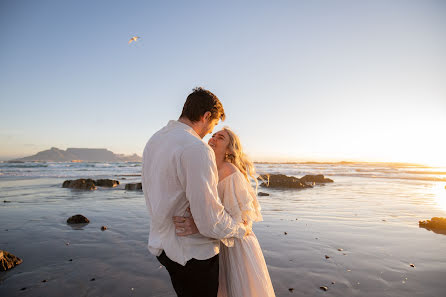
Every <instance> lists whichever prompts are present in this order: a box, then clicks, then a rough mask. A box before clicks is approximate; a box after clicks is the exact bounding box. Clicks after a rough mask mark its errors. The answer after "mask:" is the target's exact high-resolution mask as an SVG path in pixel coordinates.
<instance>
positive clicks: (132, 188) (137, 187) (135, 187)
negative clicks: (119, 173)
mask: <svg viewBox="0 0 446 297" xmlns="http://www.w3.org/2000/svg"><path fill="white" fill-rule="evenodd" d="M125 189H126V190H127V191H142V183H133V184H126V185H125Z"/></svg>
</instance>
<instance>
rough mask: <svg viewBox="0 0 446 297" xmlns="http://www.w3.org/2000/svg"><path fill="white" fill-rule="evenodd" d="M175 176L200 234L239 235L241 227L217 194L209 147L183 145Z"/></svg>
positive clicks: (238, 236)
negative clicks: (181, 186) (179, 182)
mask: <svg viewBox="0 0 446 297" xmlns="http://www.w3.org/2000/svg"><path fill="white" fill-rule="evenodd" d="M178 176H179V178H180V181H181V184H182V185H183V187H184V188H185V192H186V198H187V199H188V200H189V203H190V210H191V213H192V216H193V217H194V221H195V224H196V225H197V228H198V230H199V231H200V233H201V234H202V235H204V236H207V237H211V238H216V239H222V238H229V237H237V238H243V236H244V234H245V232H246V229H245V227H244V226H243V224H239V223H237V222H236V221H234V220H233V219H232V217H231V216H230V215H229V214H228V213H227V212H226V211H225V209H224V207H223V205H222V204H221V201H220V199H219V197H218V192H217V183H218V173H217V167H216V165H215V156H214V152H213V151H212V149H211V148H209V147H207V146H206V145H201V144H194V145H191V146H189V147H187V148H185V149H184V151H183V152H182V154H181V156H180V162H179V164H178Z"/></svg>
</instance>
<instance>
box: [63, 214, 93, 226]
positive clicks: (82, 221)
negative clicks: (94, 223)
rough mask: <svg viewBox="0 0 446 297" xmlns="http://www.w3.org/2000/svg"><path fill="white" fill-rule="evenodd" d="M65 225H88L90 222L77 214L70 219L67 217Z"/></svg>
mask: <svg viewBox="0 0 446 297" xmlns="http://www.w3.org/2000/svg"><path fill="white" fill-rule="evenodd" d="M67 223H68V224H88V223H90V220H89V219H87V218H86V217H84V216H83V215H81V214H77V215H74V216H72V217H69V218H68V220H67Z"/></svg>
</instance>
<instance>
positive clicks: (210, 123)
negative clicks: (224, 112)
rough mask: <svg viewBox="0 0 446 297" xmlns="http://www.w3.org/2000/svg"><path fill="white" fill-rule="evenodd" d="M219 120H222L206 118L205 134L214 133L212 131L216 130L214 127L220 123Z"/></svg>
mask: <svg viewBox="0 0 446 297" xmlns="http://www.w3.org/2000/svg"><path fill="white" fill-rule="evenodd" d="M219 121H220V119H219V118H216V119H212V120H206V125H205V129H204V130H205V132H206V133H205V134H204V135H205V136H206V135H207V134H210V133H212V131H213V130H214V127H215V126H217V125H218V122H219ZM203 137H204V136H203Z"/></svg>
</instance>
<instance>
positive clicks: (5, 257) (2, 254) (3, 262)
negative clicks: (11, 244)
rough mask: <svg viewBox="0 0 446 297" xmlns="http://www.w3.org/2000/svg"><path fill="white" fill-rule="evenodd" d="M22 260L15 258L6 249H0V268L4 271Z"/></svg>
mask: <svg viewBox="0 0 446 297" xmlns="http://www.w3.org/2000/svg"><path fill="white" fill-rule="evenodd" d="M22 262H23V260H22V259H20V258H17V257H16V256H14V255H13V254H10V253H8V252H7V251H3V250H0V270H1V271H6V270H8V269H11V268H13V267H14V266H16V265H19V264H22Z"/></svg>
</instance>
